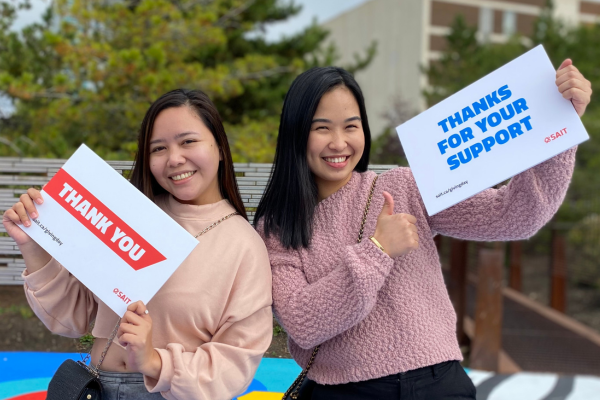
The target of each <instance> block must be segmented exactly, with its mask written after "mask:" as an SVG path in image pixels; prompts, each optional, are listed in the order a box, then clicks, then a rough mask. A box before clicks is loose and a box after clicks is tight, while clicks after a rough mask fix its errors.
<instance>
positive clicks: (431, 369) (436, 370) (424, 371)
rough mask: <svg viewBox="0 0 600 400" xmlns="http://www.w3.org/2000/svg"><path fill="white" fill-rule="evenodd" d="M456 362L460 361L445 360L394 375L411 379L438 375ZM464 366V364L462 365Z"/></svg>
mask: <svg viewBox="0 0 600 400" xmlns="http://www.w3.org/2000/svg"><path fill="white" fill-rule="evenodd" d="M454 364H459V366H460V363H459V362H458V361H456V360H451V361H445V362H441V363H439V364H435V365H430V366H428V367H422V368H417V369H413V370H410V371H406V372H401V373H399V374H395V375H392V376H397V377H399V378H400V379H410V378H417V377H420V376H423V375H433V376H436V375H438V374H440V373H442V372H444V371H445V370H446V369H447V368H450V367H452V365H454ZM461 368H462V366H461Z"/></svg>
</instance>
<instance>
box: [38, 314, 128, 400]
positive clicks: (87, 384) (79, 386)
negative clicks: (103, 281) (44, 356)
mask: <svg viewBox="0 0 600 400" xmlns="http://www.w3.org/2000/svg"><path fill="white" fill-rule="evenodd" d="M120 323H121V321H120V320H119V322H117V325H115V328H114V329H113V332H112V333H111V335H110V338H109V339H108V342H107V343H106V347H105V348H104V351H103V352H102V355H101V356H100V360H99V361H98V365H96V367H93V366H88V365H87V364H86V363H85V362H84V361H73V360H66V361H65V362H63V363H62V364H61V365H60V367H58V370H56V373H55V374H54V376H53V377H52V379H51V380H50V384H49V385H48V392H47V395H46V400H101V399H102V383H100V379H99V374H98V370H99V369H100V366H101V365H102V361H104V357H106V353H107V352H108V348H109V347H110V345H111V344H112V342H113V340H114V338H115V336H116V334H117V330H118V329H119V324H120Z"/></svg>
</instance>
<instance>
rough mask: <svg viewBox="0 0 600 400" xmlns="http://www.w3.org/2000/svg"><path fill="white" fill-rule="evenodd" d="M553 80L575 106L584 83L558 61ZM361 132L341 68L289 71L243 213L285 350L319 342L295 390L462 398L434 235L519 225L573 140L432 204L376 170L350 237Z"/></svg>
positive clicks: (586, 93) (363, 123) (469, 234)
mask: <svg viewBox="0 0 600 400" xmlns="http://www.w3.org/2000/svg"><path fill="white" fill-rule="evenodd" d="M556 84H557V86H558V90H559V91H560V92H561V93H562V94H563V96H564V97H565V98H567V99H570V100H571V101H572V102H573V105H574V106H575V108H576V110H577V112H578V113H579V115H582V114H583V112H584V110H585V108H586V106H587V104H588V103H589V101H590V94H591V87H590V86H591V85H590V83H589V82H588V81H587V80H586V79H585V78H584V77H583V76H582V75H581V74H580V73H579V72H578V71H577V69H576V68H575V67H574V66H572V65H571V62H570V60H567V61H565V62H564V63H563V64H562V65H561V68H560V69H559V71H558V72H557V79H556ZM370 144H371V136H370V131H369V124H368V121H367V114H366V111H365V105H364V100H363V96H362V93H361V90H360V88H359V86H358V84H357V83H356V81H355V80H354V79H353V77H352V76H351V75H350V74H349V73H348V72H346V71H344V70H343V69H341V68H335V67H327V68H314V69H311V70H309V71H307V72H305V73H303V74H301V75H300V76H298V77H297V78H296V80H295V81H294V82H293V83H292V86H291V87H290V89H289V91H288V93H287V95H286V98H285V101H284V105H283V111H282V114H281V124H280V127H279V137H278V139H277V150H276V155H275V163H274V167H273V174H272V178H271V181H270V182H269V184H268V186H267V189H266V192H265V194H264V196H263V198H262V200H261V202H260V204H259V206H258V209H257V212H256V216H255V218H256V220H255V221H256V224H257V228H258V230H259V232H260V233H261V235H262V236H263V238H264V239H265V242H266V244H267V249H268V251H269V257H270V260H271V269H272V272H273V307H274V312H275V315H276V316H277V318H278V320H279V322H280V323H281V324H282V326H283V327H284V328H285V330H286V331H287V333H288V335H289V342H288V344H289V349H290V352H291V353H292V356H293V357H294V359H295V360H296V361H297V362H298V364H299V365H300V366H302V367H306V366H307V364H308V362H309V359H310V357H311V354H312V352H313V348H314V347H315V346H317V345H320V349H319V352H318V354H317V356H316V358H315V360H314V364H313V365H312V368H311V369H310V372H309V373H308V378H310V380H311V381H309V384H308V385H306V386H305V387H304V390H303V391H302V393H301V394H302V395H301V398H302V399H313V400H325V399H327V400H335V399H344V400H349V399H361V400H368V399H403V400H404V399H427V400H431V399H475V387H474V386H473V384H472V382H471V381H470V379H469V378H468V376H467V375H466V374H465V372H464V370H463V369H462V367H461V366H460V364H459V361H460V360H462V355H461V352H460V349H459V346H458V343H457V338H456V315H455V313H454V310H453V308H452V304H451V303H450V300H449V298H448V293H447V291H446V287H445V285H444V280H443V277H442V271H441V268H440V262H439V259H438V253H437V250H436V247H435V244H434V242H433V237H434V236H435V235H437V234H442V235H446V236H452V237H456V238H460V239H466V240H485V241H492V240H500V241H504V240H519V239H525V238H528V237H530V236H532V235H533V234H535V233H536V232H537V231H538V230H539V229H540V228H541V227H542V226H543V225H544V224H545V223H546V222H547V221H548V220H549V219H550V218H551V217H552V215H554V213H555V212H556V210H557V209H558V207H559V206H560V204H561V202H562V200H563V198H564V196H565V193H566V191H567V187H568V185H569V181H570V178H571V174H572V172H573V166H574V162H575V149H571V150H568V151H566V152H564V153H562V154H560V155H558V156H556V157H554V158H552V159H550V160H548V161H546V162H544V163H542V164H540V165H538V166H536V167H533V168H531V169H530V170H528V171H525V172H523V173H521V174H519V175H517V176H515V177H514V178H513V179H511V181H510V183H509V184H508V185H506V186H504V187H502V188H500V189H488V190H486V191H484V192H482V193H480V194H478V195H476V196H474V197H472V198H470V199H468V200H465V201H463V202H461V203H460V204H457V205H455V206H454V207H451V208H449V209H447V210H445V211H443V212H440V213H439V214H436V215H434V216H429V215H428V214H427V212H426V210H425V207H424V205H423V202H422V199H421V197H420V195H419V191H418V189H417V186H416V184H415V181H414V178H413V176H412V174H411V171H410V169H409V168H396V169H393V170H390V171H387V172H385V173H383V174H381V175H380V176H379V178H378V180H377V181H376V183H375V186H374V194H373V197H372V202H371V207H370V211H369V213H368V216H367V218H366V224H365V226H364V237H363V240H362V242H360V243H357V238H358V235H359V230H360V229H361V222H362V220H363V210H364V209H365V205H366V203H367V198H368V196H369V193H370V191H371V187H372V185H373V181H374V178H375V177H376V174H375V173H374V172H369V171H367V165H368V163H369V150H370ZM311 382H312V383H311ZM311 390H312V391H311Z"/></svg>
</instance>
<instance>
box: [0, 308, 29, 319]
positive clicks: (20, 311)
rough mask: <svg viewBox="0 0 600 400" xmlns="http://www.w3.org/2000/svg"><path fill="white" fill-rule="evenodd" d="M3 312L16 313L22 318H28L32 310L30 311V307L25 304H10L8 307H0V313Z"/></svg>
mask: <svg viewBox="0 0 600 400" xmlns="http://www.w3.org/2000/svg"><path fill="white" fill-rule="evenodd" d="M3 314H18V315H20V316H21V318H23V319H29V318H31V317H33V311H31V308H29V307H27V306H17V305H12V306H10V307H4V308H3V307H0V315H3Z"/></svg>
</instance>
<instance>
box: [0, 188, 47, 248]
mask: <svg viewBox="0 0 600 400" xmlns="http://www.w3.org/2000/svg"><path fill="white" fill-rule="evenodd" d="M43 202H44V200H43V198H42V194H41V193H40V191H39V190H37V189H34V188H29V189H28V190H27V193H24V194H22V195H21V197H19V201H18V202H16V203H15V204H14V205H13V206H12V207H11V208H9V209H8V210H6V212H5V213H4V215H3V217H2V223H3V224H4V227H5V229H6V232H7V233H8V234H9V235H10V236H11V237H12V238H13V240H14V241H15V242H16V243H17V245H23V244H26V243H29V242H31V241H32V239H31V238H30V237H29V236H28V235H27V234H25V233H24V232H23V231H22V228H21V227H18V225H21V226H23V227H25V228H28V227H30V226H31V220H30V217H31V218H33V219H35V218H37V217H38V211H37V208H36V207H35V205H36V204H38V205H39V204H42V203H43Z"/></svg>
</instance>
